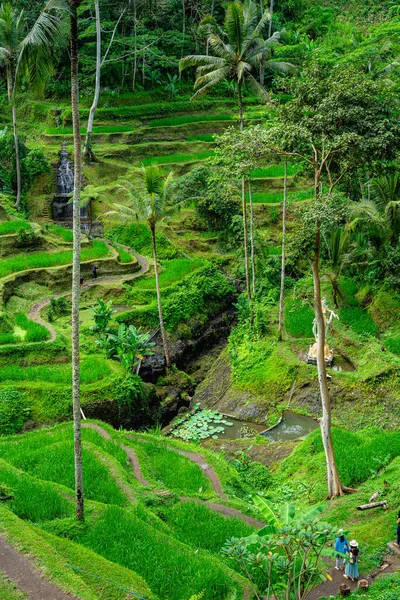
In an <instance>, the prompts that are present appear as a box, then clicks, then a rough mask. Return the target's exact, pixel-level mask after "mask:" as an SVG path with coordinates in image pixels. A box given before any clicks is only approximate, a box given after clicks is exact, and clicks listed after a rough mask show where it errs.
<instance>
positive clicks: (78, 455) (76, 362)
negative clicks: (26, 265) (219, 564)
mask: <svg viewBox="0 0 400 600" xmlns="http://www.w3.org/2000/svg"><path fill="white" fill-rule="evenodd" d="M81 2H82V0H68V5H69V9H70V53H71V107H72V125H73V132H74V191H73V208H74V211H73V234H74V239H73V259H72V404H73V415H74V458H75V495H76V518H77V519H78V520H79V521H83V520H84V518H85V506H84V495H83V473H82V435H81V394H80V392H81V390H80V348H79V338H80V329H79V308H80V278H81V203H80V199H81V198H80V196H81V185H82V143H81V133H80V129H81V128H80V121H79V84H78V73H79V72H78V14H77V9H78V7H79V5H80V4H81Z"/></svg>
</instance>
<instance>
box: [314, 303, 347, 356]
mask: <svg viewBox="0 0 400 600" xmlns="http://www.w3.org/2000/svg"><path fill="white" fill-rule="evenodd" d="M322 312H323V315H324V321H325V336H326V335H327V334H328V331H329V325H330V324H331V323H332V321H333V319H338V318H339V317H338V315H337V314H336V313H335V312H333V310H331V309H330V308H329V307H328V305H327V303H326V300H325V298H322ZM312 331H313V335H314V338H315V344H313V345H312V346H310V348H309V350H308V356H307V362H308V363H309V364H312V365H316V364H317V340H318V325H317V319H316V318H315V319H314V321H313V329H312ZM324 355H325V362H326V364H327V365H328V366H329V367H330V366H331V365H332V363H333V350H331V349H330V348H329V346H328V344H327V343H326V341H325V348H324Z"/></svg>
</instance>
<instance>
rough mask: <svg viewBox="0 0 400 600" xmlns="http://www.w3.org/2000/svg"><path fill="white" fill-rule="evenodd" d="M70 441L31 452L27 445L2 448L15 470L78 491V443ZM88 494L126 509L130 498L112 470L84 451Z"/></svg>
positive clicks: (84, 449) (84, 468)
mask: <svg viewBox="0 0 400 600" xmlns="http://www.w3.org/2000/svg"><path fill="white" fill-rule="evenodd" d="M71 437H72V434H71V436H70V439H69V440H67V441H63V442H58V443H56V444H50V445H47V446H46V450H45V452H44V451H43V448H37V449H36V450H31V449H30V448H29V447H27V446H23V447H22V448H19V446H18V444H17V445H16V446H12V447H10V446H8V445H3V446H2V456H4V459H5V460H7V461H8V462H10V463H11V464H12V465H14V466H15V467H17V468H19V469H22V470H23V471H26V472H27V473H29V474H30V475H32V476H35V477H37V478H38V479H41V480H43V481H54V482H55V483H60V484H62V485H64V486H66V487H68V488H70V489H71V490H73V489H74V485H75V483H74V481H75V479H74V477H75V475H74V460H73V457H74V444H73V440H72V439H71ZM83 476H84V481H85V495H86V497H87V498H88V499H89V500H97V501H99V502H104V503H108V504H117V505H119V506H124V505H125V504H126V499H125V496H124V494H123V493H122V492H121V490H120V489H119V487H118V486H117V484H116V483H115V482H114V480H113V478H112V476H111V475H110V473H109V471H108V469H107V468H106V467H105V466H104V465H103V464H101V463H100V461H99V460H98V459H97V458H96V457H95V456H94V454H93V453H92V452H90V451H89V450H87V449H86V448H85V447H84V448H83Z"/></svg>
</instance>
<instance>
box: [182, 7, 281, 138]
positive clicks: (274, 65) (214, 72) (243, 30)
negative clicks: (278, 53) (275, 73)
mask: <svg viewBox="0 0 400 600" xmlns="http://www.w3.org/2000/svg"><path fill="white" fill-rule="evenodd" d="M269 18H270V13H269V11H268V10H266V11H265V12H264V14H263V15H262V17H261V19H259V17H258V7H257V5H256V3H255V2H253V1H252V0H244V2H243V3H242V2H239V1H236V2H231V3H230V4H228V5H227V8H226V13H225V20H224V25H223V27H220V26H219V25H218V24H217V22H216V21H215V20H214V19H213V18H212V17H205V18H204V19H203V20H202V21H201V23H200V27H201V28H202V30H203V31H206V32H207V33H208V36H207V42H208V45H209V47H210V48H211V50H212V51H213V52H214V54H215V55H214V56H212V55H197V54H195V55H189V56H185V57H184V58H182V60H181V61H180V63H179V68H180V70H181V71H183V70H184V69H187V68H188V67H196V68H197V70H196V82H195V86H194V87H195V90H197V91H196V93H195V94H194V96H193V98H197V97H198V96H200V95H202V94H204V93H206V92H207V91H208V90H209V89H210V88H212V87H214V86H215V85H217V84H218V83H221V82H222V81H235V83H236V86H237V93H238V107H239V120H240V127H241V129H242V128H243V87H244V86H245V85H246V86H247V88H248V89H249V91H250V92H252V93H253V94H255V95H256V96H258V97H259V98H261V99H262V100H268V94H267V91H266V90H265V88H264V87H263V86H262V85H261V84H260V83H259V82H258V81H257V79H256V78H255V76H254V74H255V73H257V72H258V70H259V66H260V59H261V57H264V56H265V55H267V54H268V53H269V52H270V49H271V46H272V45H274V44H276V43H278V42H279V39H280V34H279V32H278V31H277V32H275V33H274V35H273V36H271V37H270V38H269V39H267V40H264V38H263V37H262V31H263V29H264V27H265V25H266V23H267V22H268V21H269ZM263 65H264V69H272V70H280V71H291V70H293V65H291V64H290V63H284V62H275V61H272V60H267V61H264V62H263Z"/></svg>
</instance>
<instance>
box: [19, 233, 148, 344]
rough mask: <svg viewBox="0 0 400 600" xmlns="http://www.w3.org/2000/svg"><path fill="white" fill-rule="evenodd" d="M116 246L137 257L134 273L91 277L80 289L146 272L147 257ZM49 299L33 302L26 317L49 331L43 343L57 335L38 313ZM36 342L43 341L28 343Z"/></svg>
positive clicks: (48, 342)
mask: <svg viewBox="0 0 400 600" xmlns="http://www.w3.org/2000/svg"><path fill="white" fill-rule="evenodd" d="M105 241H106V242H107V240H105ZM118 247H120V248H123V249H124V250H126V251H127V252H129V253H130V254H132V256H134V257H135V258H136V259H137V261H138V263H139V265H140V269H139V271H136V272H135V273H130V274H129V273H127V274H126V275H112V276H109V277H108V276H105V277H97V279H92V280H91V281H87V282H86V283H83V284H82V285H81V290H87V289H89V288H90V287H91V286H92V285H97V284H99V283H114V282H119V281H121V280H123V281H130V280H132V279H136V278H137V277H141V276H142V275H145V274H146V273H148V271H149V268H150V266H149V261H148V260H147V258H145V257H144V256H141V255H140V254H136V253H135V252H132V250H131V249H130V248H128V246H123V245H122V244H118ZM70 294H71V290H68V291H67V292H63V293H62V294H56V295H55V296H52V298H63V297H65V296H69V295H70ZM50 300H51V298H45V299H44V300H40V302H36V304H34V305H33V306H32V307H31V310H30V311H29V314H28V319H30V320H31V321H33V322H34V323H38V324H39V325H42V326H43V327H45V328H46V329H47V331H48V332H49V333H50V338H49V339H48V340H45V342H44V343H45V344H50V343H51V342H54V340H55V339H56V337H57V332H56V330H55V329H54V328H53V327H52V326H51V325H50V323H47V321H44V320H43V319H42V318H41V316H40V313H41V312H42V310H43V309H44V308H45V307H46V306H49V304H50ZM38 343H43V342H31V343H30V344H29V345H33V344H38ZM26 345H28V344H26Z"/></svg>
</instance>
